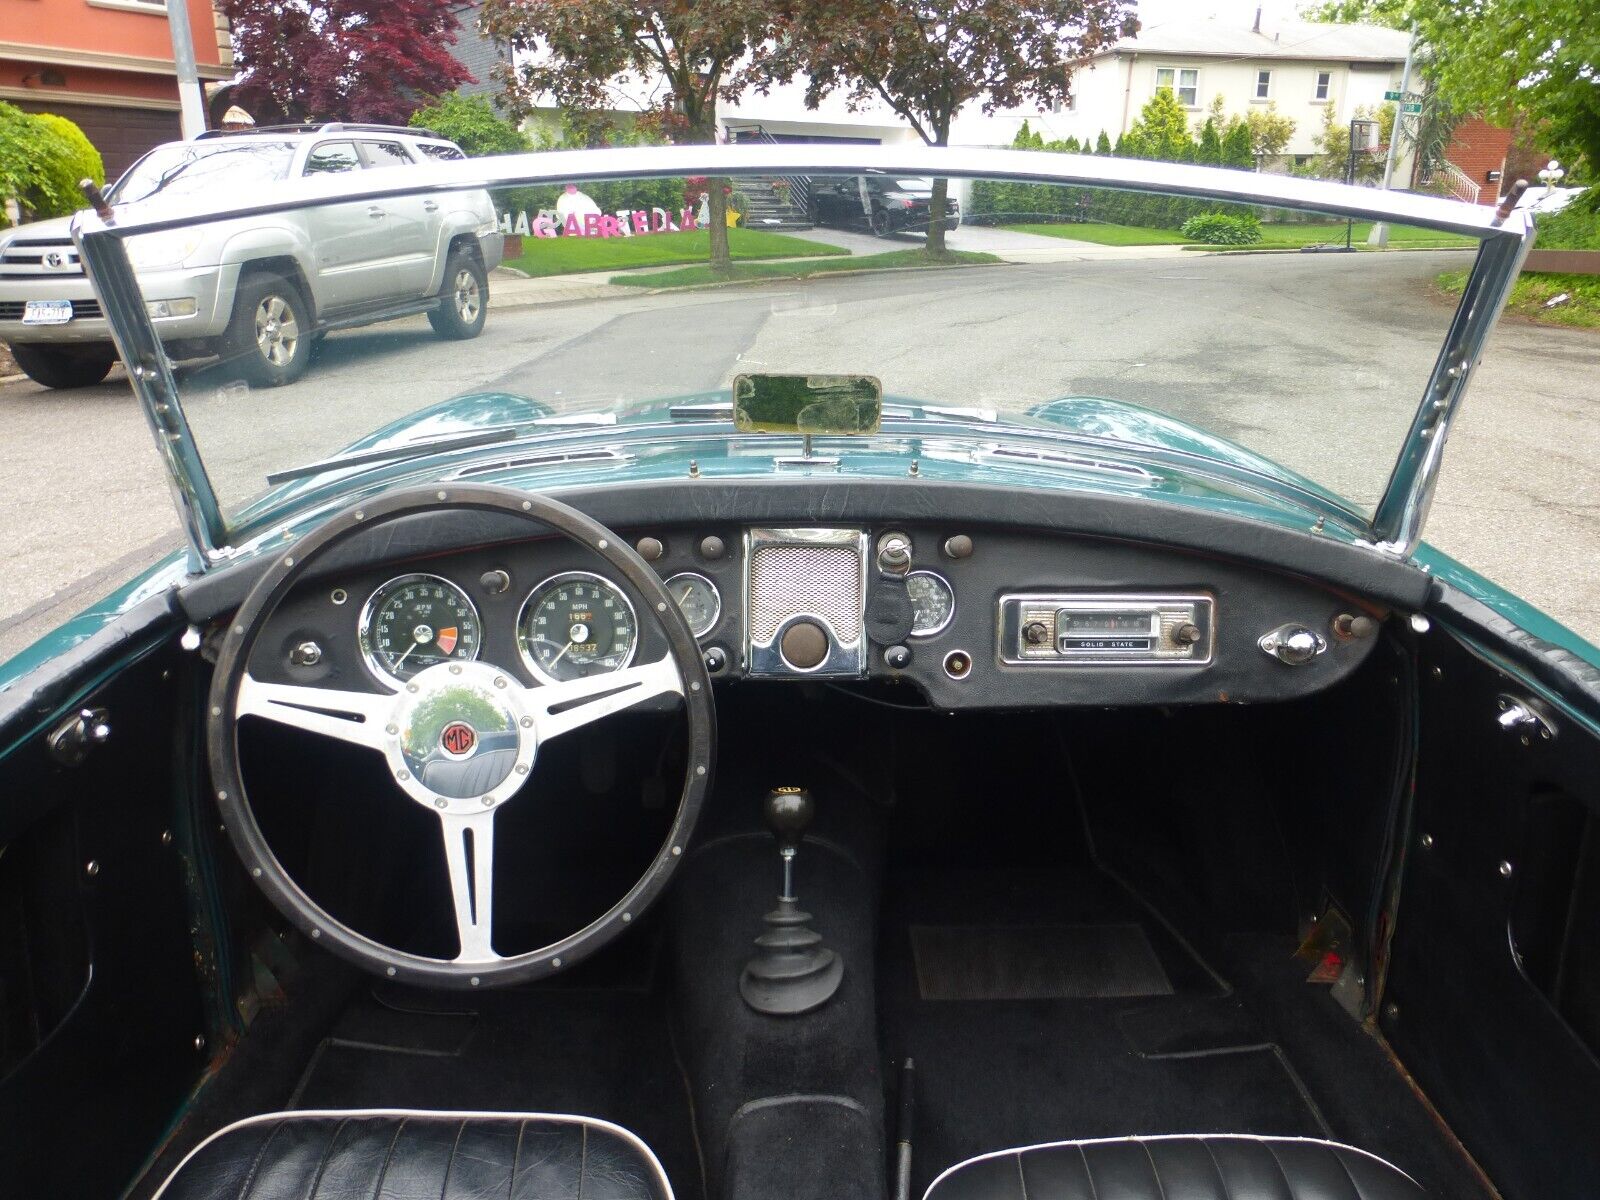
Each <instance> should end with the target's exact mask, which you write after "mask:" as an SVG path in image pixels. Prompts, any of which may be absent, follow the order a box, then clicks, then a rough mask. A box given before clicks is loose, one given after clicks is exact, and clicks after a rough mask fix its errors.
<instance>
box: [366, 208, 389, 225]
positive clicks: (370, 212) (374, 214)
mask: <svg viewBox="0 0 1600 1200" xmlns="http://www.w3.org/2000/svg"><path fill="white" fill-rule="evenodd" d="M388 215H389V214H388V213H386V212H384V211H383V209H381V208H379V207H378V206H377V205H376V204H374V205H373V206H372V207H371V208H369V209H367V216H369V217H371V218H372V219H373V220H374V221H377V220H381V219H382V218H384V217H386V216H388Z"/></svg>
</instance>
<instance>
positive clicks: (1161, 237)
mask: <svg viewBox="0 0 1600 1200" xmlns="http://www.w3.org/2000/svg"><path fill="white" fill-rule="evenodd" d="M1003 228H1005V229H1012V230H1015V231H1016V232H1018V233H1039V234H1043V235H1044V236H1045V237H1056V238H1069V239H1071V240H1072V241H1076V242H1096V243H1098V244H1099V245H1102V246H1195V248H1196V249H1201V250H1206V249H1212V248H1213V247H1209V246H1204V245H1199V244H1197V243H1195V242H1194V241H1193V240H1192V239H1190V238H1186V237H1184V236H1183V234H1181V233H1179V232H1178V231H1177V230H1176V229H1145V228H1142V227H1140V226H1137V225H1101V224H1094V223H1086V224H1082V225H1073V224H1061V225H1006V226H1003ZM1371 230H1372V224H1371V222H1369V221H1357V222H1356V224H1355V229H1354V233H1353V239H1352V244H1353V245H1357V246H1365V245H1366V244H1367V234H1368V233H1369V232H1371ZM1321 242H1339V243H1341V244H1342V243H1343V242H1344V222H1343V221H1313V222H1308V223H1306V224H1297V225H1263V226H1262V227H1261V240H1260V241H1259V242H1256V243H1255V244H1254V246H1239V247H1227V246H1219V247H1215V249H1220V250H1226V249H1230V248H1231V249H1241V250H1249V249H1259V250H1287V249H1296V248H1298V247H1300V246H1312V245H1316V244H1318V243H1321ZM1389 244H1390V245H1391V246H1406V247H1411V248H1413V249H1422V248H1425V247H1427V248H1432V247H1446V246H1471V245H1473V239H1472V238H1469V237H1464V236H1462V235H1460V234H1455V233H1438V232H1436V231H1434V230H1432V229H1413V228H1411V227H1410V226H1408V225H1391V226H1389Z"/></svg>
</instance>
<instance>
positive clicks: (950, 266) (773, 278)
mask: <svg viewBox="0 0 1600 1200" xmlns="http://www.w3.org/2000/svg"><path fill="white" fill-rule="evenodd" d="M1028 265H1030V264H1028V263H1018V262H1011V261H1009V260H1008V259H1001V260H1000V261H999V262H992V263H946V264H945V265H943V266H938V267H863V268H861V270H859V271H815V272H813V273H812V274H810V275H769V276H767V277H765V278H758V279H718V280H715V281H714V282H711V283H685V284H682V285H680V286H678V287H662V288H643V287H634V286H633V285H632V284H629V283H614V284H611V285H610V286H611V287H616V288H625V289H626V290H627V291H628V293H629V294H630V295H634V296H660V295H663V294H665V293H667V292H700V291H705V290H706V289H708V288H725V287H749V286H750V285H751V284H755V283H794V282H796V281H798V280H810V279H825V278H829V277H831V276H835V275H838V276H843V277H849V276H853V275H904V274H906V273H908V272H911V271H967V270H971V269H972V268H973V267H1024V266H1028Z"/></svg>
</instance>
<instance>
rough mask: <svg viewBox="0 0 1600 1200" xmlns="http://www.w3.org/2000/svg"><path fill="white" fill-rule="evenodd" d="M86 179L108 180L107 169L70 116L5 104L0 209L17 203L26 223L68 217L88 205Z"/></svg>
mask: <svg viewBox="0 0 1600 1200" xmlns="http://www.w3.org/2000/svg"><path fill="white" fill-rule="evenodd" d="M81 179H93V180H94V181H95V182H96V183H98V184H103V183H105V181H106V169H105V164H104V163H103V162H102V161H101V159H100V153H99V151H97V150H96V149H95V148H94V146H93V145H92V144H91V143H90V141H89V139H88V138H86V137H85V136H84V135H83V130H81V129H79V128H78V127H77V126H76V125H74V124H73V123H72V122H71V121H69V120H67V119H66V118H65V117H58V116H56V115H54V114H53V113H39V114H33V113H25V112H23V111H22V110H21V109H20V108H18V107H16V106H15V105H13V104H7V103H5V102H4V101H0V204H3V203H4V202H5V201H7V200H14V201H16V202H17V203H18V204H19V205H20V206H21V207H22V209H23V215H24V219H25V220H42V219H44V218H47V217H63V216H66V215H67V214H69V213H73V212H77V211H78V210H79V209H80V208H83V207H84V206H85V204H86V201H85V200H84V198H83V193H82V192H81V191H80V190H79V189H78V181H79V180H81ZM5 223H6V219H5V215H4V212H3V210H0V226H3V225H4V224H5Z"/></svg>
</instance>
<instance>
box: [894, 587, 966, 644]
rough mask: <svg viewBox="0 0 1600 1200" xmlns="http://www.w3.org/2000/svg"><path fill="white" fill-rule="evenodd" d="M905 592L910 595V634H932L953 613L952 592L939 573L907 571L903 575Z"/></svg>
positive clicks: (946, 623)
mask: <svg viewBox="0 0 1600 1200" xmlns="http://www.w3.org/2000/svg"><path fill="white" fill-rule="evenodd" d="M906 595H908V596H910V597H911V613H912V615H911V636H912V637H932V636H933V635H934V634H936V633H939V632H941V631H943V629H944V627H945V626H946V625H948V624H950V618H951V617H953V616H955V615H956V594H955V592H954V591H952V590H951V588H950V584H949V583H948V582H947V581H946V580H945V578H944V576H942V575H936V574H934V573H933V572H932V571H913V572H911V574H909V575H907V576H906Z"/></svg>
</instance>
